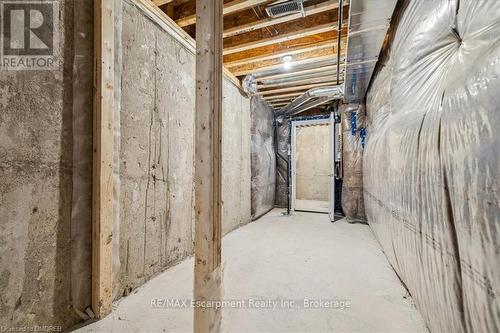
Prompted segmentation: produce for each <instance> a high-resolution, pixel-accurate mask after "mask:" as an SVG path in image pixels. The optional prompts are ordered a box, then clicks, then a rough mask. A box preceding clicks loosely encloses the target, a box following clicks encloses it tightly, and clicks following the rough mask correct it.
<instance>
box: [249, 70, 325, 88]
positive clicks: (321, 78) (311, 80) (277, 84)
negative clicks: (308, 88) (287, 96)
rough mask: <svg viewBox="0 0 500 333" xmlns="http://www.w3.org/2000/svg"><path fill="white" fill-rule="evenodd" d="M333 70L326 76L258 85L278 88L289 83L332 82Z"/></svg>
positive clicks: (258, 86)
mask: <svg viewBox="0 0 500 333" xmlns="http://www.w3.org/2000/svg"><path fill="white" fill-rule="evenodd" d="M333 75H334V74H333V72H332V74H329V75H325V76H320V77H314V78H310V79H303V80H290V81H287V82H283V83H273V84H259V85H257V88H258V89H270V88H277V87H283V86H289V85H295V84H313V83H322V82H330V81H332V80H333Z"/></svg>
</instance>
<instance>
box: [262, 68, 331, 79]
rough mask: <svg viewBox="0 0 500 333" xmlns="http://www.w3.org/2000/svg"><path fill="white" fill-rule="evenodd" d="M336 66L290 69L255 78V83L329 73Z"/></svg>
mask: <svg viewBox="0 0 500 333" xmlns="http://www.w3.org/2000/svg"><path fill="white" fill-rule="evenodd" d="M336 69H337V65H328V66H321V67H315V68H308V69H303V68H296V69H295V70H294V69H293V68H292V69H291V70H290V71H288V72H286V73H277V74H276V73H273V74H266V75H261V76H259V77H257V78H256V81H258V82H261V81H263V80H274V79H280V78H285V77H291V76H296V75H304V74H313V73H320V72H323V71H325V72H326V71H329V70H336Z"/></svg>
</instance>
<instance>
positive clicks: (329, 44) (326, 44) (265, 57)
mask: <svg viewBox="0 0 500 333" xmlns="http://www.w3.org/2000/svg"><path fill="white" fill-rule="evenodd" d="M336 45H337V40H336V39H334V40H327V41H323V42H319V43H315V44H309V45H305V46H299V47H294V48H289V49H285V50H281V51H277V52H274V53H271V54H264V55H258V56H255V57H250V58H244V59H240V60H234V61H229V62H226V63H224V65H225V66H226V67H227V68H231V67H236V66H242V65H247V64H251V63H254V62H259V61H265V60H271V59H276V58H281V57H283V56H285V55H295V54H299V53H304V52H310V51H318V50H322V49H326V48H330V47H331V48H334V47H335V46H336Z"/></svg>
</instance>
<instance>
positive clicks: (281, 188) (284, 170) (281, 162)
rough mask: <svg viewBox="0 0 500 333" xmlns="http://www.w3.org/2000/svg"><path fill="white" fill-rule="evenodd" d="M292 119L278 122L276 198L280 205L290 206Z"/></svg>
mask: <svg viewBox="0 0 500 333" xmlns="http://www.w3.org/2000/svg"><path fill="white" fill-rule="evenodd" d="M289 126H290V121H289V119H283V121H281V122H280V123H276V141H277V143H276V199H275V203H276V206H278V207H287V206H288V162H289V157H288V139H289V135H290V127H289Z"/></svg>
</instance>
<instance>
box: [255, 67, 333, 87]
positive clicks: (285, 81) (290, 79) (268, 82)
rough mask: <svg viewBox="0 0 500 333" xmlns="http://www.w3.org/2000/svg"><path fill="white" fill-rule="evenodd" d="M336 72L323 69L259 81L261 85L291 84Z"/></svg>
mask: <svg viewBox="0 0 500 333" xmlns="http://www.w3.org/2000/svg"><path fill="white" fill-rule="evenodd" d="M335 74H337V70H328V71H324V72H323V71H322V72H318V73H311V74H303V75H296V76H292V77H284V78H281V79H274V80H262V81H259V82H261V83H259V86H260V85H277V84H291V83H293V82H297V81H302V80H315V79H316V80H317V79H319V78H321V77H325V76H331V75H335Z"/></svg>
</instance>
